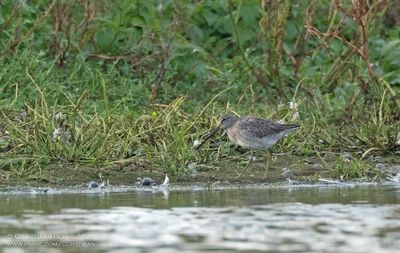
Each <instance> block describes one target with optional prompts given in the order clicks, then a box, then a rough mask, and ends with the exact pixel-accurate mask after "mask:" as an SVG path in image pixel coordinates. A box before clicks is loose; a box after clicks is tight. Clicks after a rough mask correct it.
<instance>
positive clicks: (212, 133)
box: [195, 127, 219, 150]
mask: <svg viewBox="0 0 400 253" xmlns="http://www.w3.org/2000/svg"><path fill="white" fill-rule="evenodd" d="M218 130H219V128H218V127H216V128H214V129H213V130H211V131H210V133H209V134H208V135H207V136H206V137H205V138H204V140H203V142H201V143H200V144H199V145H198V146H197V147H196V148H195V149H196V150H198V149H200V148H201V147H202V146H203V145H204V143H206V142H207V141H208V140H209V139H210V138H211V137H213V136H214V135H215V134H216V133H217V132H218Z"/></svg>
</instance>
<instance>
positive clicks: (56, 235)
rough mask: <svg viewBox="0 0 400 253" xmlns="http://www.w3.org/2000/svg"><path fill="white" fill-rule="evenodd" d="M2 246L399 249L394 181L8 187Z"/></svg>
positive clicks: (1, 208) (0, 219) (2, 208)
mask: <svg viewBox="0 0 400 253" xmlns="http://www.w3.org/2000/svg"><path fill="white" fill-rule="evenodd" d="M0 248H2V251H3V252H177V251H178V250H179V251H182V252H232V251H237V252H400V187H399V185H387V186H382V185H340V186H326V185H317V186H309V185H308V186H307V185H304V186H301V185H300V186H286V185H281V186H273V187H265V186H257V187H255V186H253V187H244V188H240V187H239V188H229V189H228V188H220V189H215V190H207V189H205V188H203V187H186V188H183V187H177V188H172V189H170V190H169V191H166V190H165V191H157V190H151V189H144V190H137V189H133V188H112V189H106V190H79V189H76V188H75V189H67V190H65V189H58V190H57V189H53V190H49V191H48V192H47V193H42V189H19V190H17V191H16V190H10V189H8V190H7V191H6V190H3V191H1V193H0ZM0 251H1V250H0Z"/></svg>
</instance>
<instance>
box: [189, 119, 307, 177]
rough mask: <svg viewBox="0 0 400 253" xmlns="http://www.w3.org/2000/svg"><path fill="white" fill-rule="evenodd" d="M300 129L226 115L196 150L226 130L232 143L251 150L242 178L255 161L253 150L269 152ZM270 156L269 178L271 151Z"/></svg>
mask: <svg viewBox="0 0 400 253" xmlns="http://www.w3.org/2000/svg"><path fill="white" fill-rule="evenodd" d="M298 128H300V125H298V124H280V123H277V122H274V121H271V120H268V119H261V118H256V117H252V116H243V117H237V116H234V115H231V114H226V115H223V116H222V117H221V118H220V120H219V124H218V126H217V127H216V128H215V129H214V130H212V131H211V132H210V133H209V134H208V135H207V136H206V137H205V139H204V141H203V142H202V143H200V144H199V145H198V146H197V147H196V149H199V148H200V147H201V146H202V145H203V144H204V143H205V142H206V141H207V140H209V139H210V138H211V137H213V136H214V135H215V133H216V132H217V131H218V130H225V131H226V132H227V134H228V138H229V140H230V141H231V142H233V143H234V144H236V145H238V146H241V147H243V148H248V149H250V159H249V162H248V163H247V165H246V167H245V168H244V169H243V171H242V172H241V173H240V174H239V177H240V176H241V175H242V174H243V173H244V172H245V171H246V169H247V167H248V166H249V165H250V163H251V161H252V160H253V150H257V149H261V150H267V151H268V149H269V148H270V147H271V146H272V145H274V144H275V143H276V142H277V141H278V140H280V139H281V138H282V137H284V136H286V135H287V134H289V133H290V132H292V131H294V130H296V129H298ZM268 156H269V157H267V168H266V170H265V176H267V173H268V167H269V158H270V152H269V151H268Z"/></svg>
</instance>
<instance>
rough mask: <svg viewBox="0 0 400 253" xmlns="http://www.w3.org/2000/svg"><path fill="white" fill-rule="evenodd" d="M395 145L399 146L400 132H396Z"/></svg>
mask: <svg viewBox="0 0 400 253" xmlns="http://www.w3.org/2000/svg"><path fill="white" fill-rule="evenodd" d="M395 144H396V145H397V146H400V133H398V134H397V140H396V143H395Z"/></svg>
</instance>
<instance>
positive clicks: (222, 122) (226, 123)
mask: <svg viewBox="0 0 400 253" xmlns="http://www.w3.org/2000/svg"><path fill="white" fill-rule="evenodd" d="M237 119H238V117H236V116H233V115H232V114H225V115H223V116H222V117H221V118H220V119H219V124H218V128H219V129H222V130H227V129H229V128H231V127H232V126H233V124H235V122H236V120H237Z"/></svg>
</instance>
